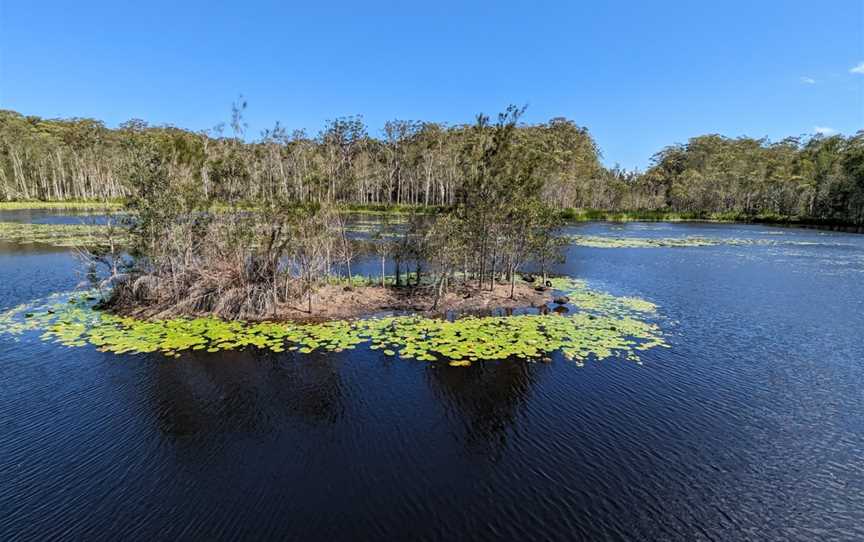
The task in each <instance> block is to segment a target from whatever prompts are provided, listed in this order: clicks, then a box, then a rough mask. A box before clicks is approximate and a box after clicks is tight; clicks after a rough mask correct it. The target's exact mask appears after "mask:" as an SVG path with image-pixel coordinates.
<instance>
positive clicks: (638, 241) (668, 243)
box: [565, 235, 766, 248]
mask: <svg viewBox="0 0 864 542" xmlns="http://www.w3.org/2000/svg"><path fill="white" fill-rule="evenodd" d="M565 237H566V239H567V240H568V241H569V242H570V243H571V244H574V245H577V246H581V247H591V248H668V247H712V246H719V245H732V246H744V245H758V244H766V243H765V242H764V241H761V240H753V239H710V238H707V237H666V238H652V237H611V236H610V237H606V236H599V235H567V236H565Z"/></svg>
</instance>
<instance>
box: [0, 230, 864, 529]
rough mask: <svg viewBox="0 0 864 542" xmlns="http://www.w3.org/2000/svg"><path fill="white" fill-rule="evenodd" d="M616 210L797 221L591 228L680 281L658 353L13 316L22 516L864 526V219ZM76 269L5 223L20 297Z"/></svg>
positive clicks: (525, 525) (615, 269)
mask: <svg viewBox="0 0 864 542" xmlns="http://www.w3.org/2000/svg"><path fill="white" fill-rule="evenodd" d="M617 227H618V226H615V225H609V224H588V225H581V226H574V227H573V233H577V232H578V233H580V234H585V235H616V236H636V235H655V236H659V237H673V236H690V235H698V236H716V237H718V238H736V239H741V238H753V239H757V238H758V239H761V238H767V239H775V240H777V241H778V243H772V244H757V245H752V246H713V247H698V248H653V249H592V248H579V247H573V248H571V249H570V250H569V254H568V256H569V258H568V263H567V264H566V266H564V267H562V270H563V271H566V272H568V273H570V274H573V275H575V276H579V277H582V278H586V279H587V280H588V281H589V282H590V283H591V285H592V286H596V287H599V288H602V289H606V290H608V291H611V292H613V293H615V294H626V295H637V296H640V297H644V298H647V299H649V300H651V301H654V302H655V303H657V304H658V305H659V306H660V311H661V313H662V315H663V316H664V320H663V324H662V325H663V328H664V329H665V330H666V333H667V338H668V341H669V342H670V343H671V345H672V348H670V349H654V350H651V351H648V352H647V353H646V354H645V355H644V357H643V359H644V365H642V366H638V365H635V364H632V363H627V362H624V361H619V360H612V359H610V360H605V361H600V362H592V363H588V364H586V366H585V367H584V368H577V367H575V366H574V365H572V364H570V363H568V362H566V361H565V360H563V359H561V357H560V356H554V357H553V358H554V359H553V362H552V363H551V364H531V363H515V362H487V363H478V364H475V365H474V366H472V367H469V368H454V367H448V366H441V365H435V364H428V363H423V362H415V361H405V360H394V359H392V358H386V357H385V356H383V355H381V354H378V353H376V352H374V351H368V350H358V351H352V352H350V353H349V352H343V353H320V354H312V355H307V356H302V355H293V354H290V353H286V354H279V355H277V354H273V353H259V352H256V351H249V352H227V353H219V354H215V355H214V354H202V355H191V354H190V355H184V356H183V357H182V358H181V359H180V360H173V359H170V360H169V359H167V358H164V357H162V356H146V355H137V356H116V355H113V354H108V353H100V352H97V351H96V350H95V349H93V348H90V347H84V348H78V349H67V348H63V347H58V346H56V345H51V344H46V343H41V342H39V341H38V340H32V339H27V338H25V339H23V340H21V341H20V342H13V341H12V340H11V339H10V338H9V337H8V336H0V511H2V514H0V540H43V539H68V540H116V539H126V540H152V539H186V540H234V539H238V538H249V539H265V538H282V539H284V538H287V539H324V540H328V539H334V540H362V539H375V540H380V539H396V538H412V539H413V538H418V539H441V538H447V539H490V540H491V539H499V540H500V539H507V540H512V539H516V538H521V539H525V538H528V539H559V540H578V539H590V540H597V539H603V540H632V539H650V540H724V541H725V540H813V539H820V540H856V539H861V538H862V537H864V366H862V358H864V338H862V331H864V236H856V235H851V234H838V233H823V232H818V231H814V230H797V229H787V228H771V227H765V226H733V225H698V224H696V225H693V224H627V225H624V226H622V227H623V230H617V229H616V228H617ZM577 230H578V231H577ZM77 280H78V279H77V277H76V275H75V265H74V261H73V259H72V257H71V255H70V254H69V253H67V252H64V251H49V250H48V249H39V248H34V247H32V246H31V247H26V248H22V247H14V246H12V245H0V308H2V307H8V306H12V305H15V304H17V303H19V302H23V301H27V300H30V299H33V298H35V297H39V296H42V295H46V294H49V293H51V292H54V291H59V290H64V289H69V288H71V287H73V286H74V285H75V283H76V282H77Z"/></svg>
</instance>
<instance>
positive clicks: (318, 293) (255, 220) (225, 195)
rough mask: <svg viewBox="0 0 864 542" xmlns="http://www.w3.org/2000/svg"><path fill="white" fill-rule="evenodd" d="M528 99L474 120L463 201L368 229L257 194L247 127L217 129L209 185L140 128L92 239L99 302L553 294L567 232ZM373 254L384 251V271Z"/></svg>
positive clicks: (181, 311)
mask: <svg viewBox="0 0 864 542" xmlns="http://www.w3.org/2000/svg"><path fill="white" fill-rule="evenodd" d="M522 112H523V110H522V109H519V108H516V107H513V106H511V107H510V108H508V109H507V110H506V111H505V112H503V113H501V114H500V115H499V116H498V119H497V121H496V122H491V121H490V119H489V118H487V117H485V116H482V115H481V116H479V117H478V120H477V123H476V124H475V125H474V126H472V127H470V128H469V129H468V130H467V133H468V135H469V136H470V137H468V138H467V141H466V143H465V146H464V148H463V150H462V157H463V158H462V161H461V163H460V167H461V169H462V175H463V177H464V179H465V182H464V183H463V186H462V188H461V189H460V191H459V194H458V197H457V199H456V201H455V203H454V204H453V205H450V206H446V207H439V208H436V209H434V210H432V211H428V210H423V211H422V212H421V211H419V210H417V209H411V210H409V211H407V212H405V213H402V214H399V215H398V216H396V217H394V216H387V215H385V217H384V219H383V221H382V223H380V224H378V225H377V227H376V228H374V231H373V232H372V233H371V235H366V236H361V235H357V233H358V231H357V228H356V227H355V226H352V225H351V224H350V223H349V221H348V220H347V219H346V216H347V215H348V212H349V210H348V209H347V208H345V207H344V206H342V205H341V204H340V203H339V202H336V201H331V202H324V203H321V202H317V201H313V202H307V201H303V199H302V198H297V197H293V196H292V195H290V194H285V195H268V197H267V198H256V197H253V196H250V195H248V194H247V193H246V192H245V191H244V190H242V184H241V183H240V182H239V180H238V177H237V176H238V175H239V174H240V173H238V172H242V171H244V168H245V167H246V166H247V164H246V163H245V162H244V161H243V158H242V156H241V155H240V150H241V149H242V145H243V144H242V143H241V142H240V141H238V140H237V139H236V138H225V139H221V140H217V141H216V143H217V144H216V145H214V146H213V148H212V150H211V151H210V152H211V153H212V156H208V157H207V161H208V162H211V163H214V164H218V165H219V167H218V168H217V167H214V168H213V170H212V171H210V172H209V173H208V183H207V184H204V183H200V182H184V179H183V178H182V177H181V176H180V172H178V171H177V168H176V167H175V164H172V163H170V162H168V161H166V160H165V159H164V153H159V152H157V151H156V150H154V149H153V147H152V145H151V143H152V142H151V140H150V139H149V138H148V135H147V132H145V131H142V132H141V133H140V134H138V136H137V137H135V136H133V137H132V141H133V142H134V144H135V145H136V146H135V149H134V151H133V152H131V153H130V157H131V158H130V160H129V162H128V164H127V169H126V172H127V173H126V174H127V176H128V179H127V184H128V186H130V187H131V188H132V190H131V194H130V195H129V197H128V198H127V200H126V204H125V207H124V208H123V209H122V214H119V215H118V216H117V217H109V224H108V226H107V227H104V228H101V229H98V235H101V238H97V239H95V240H91V242H90V243H89V244H88V245H85V246H84V248H83V250H82V254H83V255H84V259H85V262H86V264H87V267H88V270H89V274H88V276H89V277H90V279H91V281H92V282H93V284H94V285H95V286H96V287H97V288H99V289H100V290H102V291H103V292H105V295H104V297H105V301H104V302H103V303H102V305H101V308H102V309H104V310H106V311H109V312H111V313H114V314H118V315H124V316H134V317H136V318H149V319H159V318H174V317H202V316H203V317H208V316H212V317H218V318H223V319H226V320H243V321H265V320H266V321H285V320H291V321H318V320H328V319H346V318H359V317H364V316H371V315H375V314H380V313H382V312H398V313H415V314H423V315H441V314H447V313H459V314H477V313H480V312H485V313H489V312H491V311H501V310H508V311H512V310H514V309H520V308H528V307H545V306H547V304H549V303H550V302H551V301H553V299H552V292H551V290H550V288H549V286H550V285H551V284H550V283H549V282H548V272H549V269H550V267H551V266H552V265H553V264H555V263H558V262H561V261H562V260H563V255H562V254H563V253H562V251H561V248H562V246H564V243H565V242H566V240H564V239H562V238H561V236H560V235H557V230H558V229H559V227H560V226H561V218H560V213H558V212H556V211H555V210H554V209H553V208H552V207H551V206H550V205H549V204H548V203H547V202H546V201H545V200H544V196H543V177H542V175H541V168H540V162H539V160H538V155H537V154H536V153H533V152H532V146H531V145H530V144H526V143H525V142H524V141H522V140H521V139H520V138H519V137H518V131H517V125H518V121H519V118H520V116H521V115H522ZM208 186H209V187H210V188H208ZM214 187H218V190H216V191H215V194H214ZM361 258H365V260H366V262H367V266H366V267H367V270H366V273H358V271H357V268H356V262H357V260H358V259H361ZM370 258H371V260H372V261H376V262H379V264H380V266H379V265H378V264H376V265H375V267H376V269H375V272H374V273H372V272H369V265H368V262H369V260H370ZM526 266H530V270H529V271H530V272H527V271H526ZM532 273H533V274H532ZM535 275H536V276H535Z"/></svg>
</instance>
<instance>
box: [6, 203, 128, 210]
mask: <svg viewBox="0 0 864 542" xmlns="http://www.w3.org/2000/svg"><path fill="white" fill-rule="evenodd" d="M122 206H123V202H122V201H88V200H68V201H0V211H19V210H54V209H56V210H73V211H102V210H109V209H119V208H120V207H122Z"/></svg>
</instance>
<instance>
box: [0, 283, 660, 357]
mask: <svg viewBox="0 0 864 542" xmlns="http://www.w3.org/2000/svg"><path fill="white" fill-rule="evenodd" d="M553 286H554V288H556V289H558V290H560V291H562V292H563V293H564V294H566V295H567V296H568V297H569V298H570V300H571V304H572V306H573V307H574V313H573V314H571V315H567V316H561V315H557V314H549V315H539V314H522V315H517V316H509V317H508V316H502V317H464V318H459V319H456V320H453V321H449V320H443V319H436V318H425V317H420V316H388V317H381V318H368V319H361V320H339V321H330V322H323V323H314V324H302V323H290V322H278V323H277V322H261V323H245V322H238V321H224V320H219V319H216V318H178V319H171V320H154V321H148V320H137V319H134V318H128V317H121V316H115V315H112V314H107V313H105V312H102V311H99V310H96V309H95V308H94V307H93V305H94V303H95V298H94V297H93V295H92V294H87V293H85V294H77V295H71V296H70V295H65V296H64V295H60V294H58V295H55V296H52V297H51V298H48V299H46V300H44V301H42V302H38V303H31V304H26V305H21V306H18V307H15V308H14V309H12V310H9V311H7V312H5V313H3V314H2V315H0V333H5V334H10V335H13V336H20V335H22V334H24V333H26V332H28V331H41V332H42V335H41V337H42V339H44V340H48V341H53V342H57V343H59V344H62V345H65V346H70V347H79V346H85V345H87V344H90V345H93V346H96V347H97V348H98V349H99V350H101V351H105V352H114V353H117V354H124V353H145V352H161V353H163V354H165V355H167V356H172V357H179V356H180V353H181V352H184V351H206V352H218V351H220V350H232V349H239V348H247V347H254V348H259V349H268V350H271V351H273V352H284V351H292V352H298V353H301V354H309V353H312V352H316V351H330V352H342V351H344V350H351V349H354V348H357V347H358V346H360V345H364V344H368V346H369V348H370V349H372V350H378V351H381V352H382V353H383V354H384V355H386V356H398V357H400V358H403V359H416V360H420V361H437V360H442V361H447V362H448V363H449V364H450V365H454V366H467V365H470V364H471V362H475V361H479V360H504V359H510V358H515V359H540V358H544V357H546V356H547V355H548V354H550V353H552V352H555V351H560V352H562V353H563V355H564V357H566V358H567V359H570V360H573V361H574V362H576V363H578V364H580V365H581V364H582V363H584V362H585V361H586V360H587V359H589V358H591V357H594V358H596V359H603V358H607V357H611V356H616V355H617V356H621V357H624V358H626V359H630V360H634V361H638V360H639V356H638V352H639V351H643V350H647V349H650V348H653V347H657V346H665V343H664V341H663V339H662V336H661V333H660V329H659V328H658V326H657V325H656V324H655V323H652V322H650V321H648V320H649V319H650V318H651V317H652V316H654V315H656V307H655V306H654V305H653V304H652V303H650V302H648V301H645V300H642V299H638V298H628V297H616V296H613V295H611V294H608V293H605V292H600V291H597V290H593V289H590V288H588V286H587V285H586V284H585V282H583V281H579V280H574V279H569V278H558V279H554V280H553Z"/></svg>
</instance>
